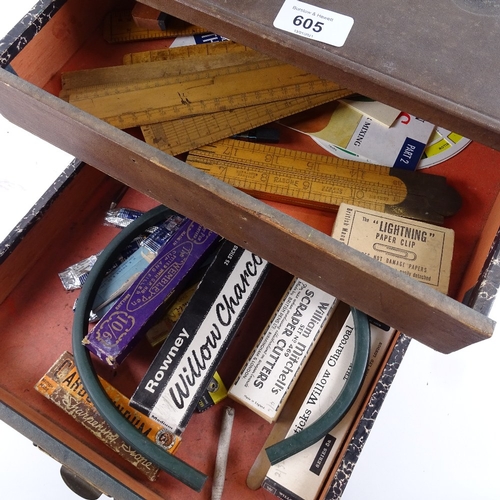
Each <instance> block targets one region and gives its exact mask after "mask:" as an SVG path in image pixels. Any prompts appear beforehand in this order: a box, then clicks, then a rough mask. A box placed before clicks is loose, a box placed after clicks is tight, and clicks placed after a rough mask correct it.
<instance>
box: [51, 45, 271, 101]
mask: <svg viewBox="0 0 500 500" xmlns="http://www.w3.org/2000/svg"><path fill="white" fill-rule="evenodd" d="M270 59H271V58H270V57H268V56H265V55H264V54H261V53H259V52H256V51H254V50H251V49H249V48H247V47H244V46H243V45H238V44H235V43H232V42H218V43H207V44H199V45H190V46H183V47H175V48H171V49H161V50H156V51H148V52H138V53H136V54H127V55H125V56H124V58H123V60H124V65H123V66H110V67H104V68H92V69H85V70H76V71H67V72H64V73H62V75H61V84H62V92H61V93H60V95H59V97H61V98H65V99H69V97H70V96H72V97H73V100H76V99H78V98H81V97H85V96H87V97H89V96H92V95H94V94H95V95H106V93H109V92H115V93H116V92H126V91H127V90H129V91H130V90H134V89H141V88H147V87H148V86H158V85H159V84H161V83H162V80H161V79H162V78H163V79H167V78H173V81H174V82H181V81H188V80H190V79H196V78H199V77H200V76H199V75H200V72H201V71H204V70H207V69H212V70H214V69H217V68H224V67H226V66H236V65H239V64H243V63H250V62H257V61H266V60H270ZM132 63H133V65H132ZM193 74H194V76H193ZM188 75H190V76H188ZM164 81H166V80H163V82H164ZM132 85H134V86H133V87H132Z"/></svg>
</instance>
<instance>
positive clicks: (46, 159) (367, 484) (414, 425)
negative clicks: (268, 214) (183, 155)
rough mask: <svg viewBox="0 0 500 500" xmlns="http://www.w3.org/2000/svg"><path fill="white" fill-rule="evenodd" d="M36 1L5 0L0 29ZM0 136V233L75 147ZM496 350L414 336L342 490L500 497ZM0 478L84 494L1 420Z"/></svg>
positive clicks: (494, 343) (64, 494)
mask: <svg viewBox="0 0 500 500" xmlns="http://www.w3.org/2000/svg"><path fill="white" fill-rule="evenodd" d="M33 3H34V0H16V1H9V2H4V5H2V16H0V37H2V36H3V35H4V34H5V33H6V32H7V31H8V30H9V29H10V27H12V26H13V25H14V24H15V23H16V22H17V21H18V20H19V19H20V18H21V17H22V16H23V15H24V13H26V12H27V11H28V10H29V9H30V7H31V6H32V4H33ZM0 141H1V143H0V146H1V150H2V160H1V162H0V210H1V211H2V215H1V217H0V240H1V239H3V238H4V237H5V234H7V233H8V232H9V231H10V229H11V228H12V227H13V226H14V225H15V224H16V223H17V221H18V220H19V219H20V218H21V217H22V216H23V215H24V214H25V213H26V212H27V211H28V210H29V208H30V207H31V206H32V204H33V203H34V201H35V200H36V199H38V197H39V196H41V194H42V193H43V192H44V191H45V189H46V188H47V187H49V186H50V184H51V183H52V181H53V180H54V179H55V178H56V177H57V175H58V173H59V172H60V171H62V170H63V169H64V168H65V167H66V165H67V164H68V163H69V162H70V160H71V157H70V156H69V155H66V154H64V153H61V152H60V151H58V150H56V149H55V148H53V147H51V146H48V145H46V144H44V143H42V142H41V141H39V140H37V139H35V138H33V137H32V136H30V135H29V134H26V133H24V132H22V131H20V130H19V129H16V128H15V127H14V126H12V125H11V124H9V123H7V122H5V121H4V120H3V119H1V117H0ZM38 174H42V178H40V176H39V175H38ZM8 216H9V218H7V217H8ZM492 317H493V318H494V319H496V320H500V303H497V306H496V307H495V310H494V312H493V314H492ZM499 355H500V333H499V332H497V334H496V336H494V337H493V339H491V340H488V341H485V342H482V343H480V344H478V345H475V346H471V347H468V348H466V349H464V350H462V351H459V352H458V353H455V354H451V355H447V356H445V355H442V354H439V353H436V352H434V351H432V350H430V349H428V348H426V347H424V346H422V345H420V344H419V343H417V342H412V343H411V345H410V348H409V351H408V353H407V355H406V357H405V358H404V361H403V363H402V366H401V368H400V370H399V372H398V375H397V377H396V380H395V382H394V384H393V387H392V388H391V390H390V391H389V395H388V397H387V399H386V402H385V404H384V406H383V408H382V411H381V413H380V415H379V417H378V418H377V420H376V422H375V426H374V429H373V431H372V433H371V435H370V438H369V439H368V442H367V444H366V446H365V448H364V450H363V453H362V455H361V458H360V460H359V462H358V464H357V466H356V468H355V469H354V473H353V476H352V478H351V480H350V482H349V483H348V486H347V489H346V491H345V494H344V496H343V500H364V499H373V500H413V499H415V500H417V499H418V500H421V499H426V500H443V499H454V500H462V499H463V500H470V499H474V500H498V499H500V481H499V480H498V477H499V469H500V459H499V450H500V425H499V423H498V419H499V416H498V409H499V408H498V390H499V382H500V375H499V370H498V368H497V366H498V359H499ZM0 369H1V367H0ZM0 478H1V481H0V499H9V500H10V499H16V500H40V499H41V500H45V499H47V500H49V499H50V500H68V499H72V498H78V497H76V496H75V495H74V494H72V493H71V492H70V491H69V490H68V489H67V488H66V486H65V485H64V484H63V482H62V480H61V479H60V477H59V465H58V464H56V463H55V462H54V461H53V460H52V459H50V458H49V457H47V456H45V455H44V454H43V453H42V452H41V451H40V450H38V449H36V448H35V447H34V446H33V445H32V444H31V443H30V442H29V441H28V440H27V439H26V438H24V437H23V436H21V435H19V434H18V433H17V432H15V431H13V430H12V429H11V428H10V427H8V426H7V425H5V424H4V423H2V422H0ZM196 497H197V495H196V494H193V498H196ZM228 500H234V499H228Z"/></svg>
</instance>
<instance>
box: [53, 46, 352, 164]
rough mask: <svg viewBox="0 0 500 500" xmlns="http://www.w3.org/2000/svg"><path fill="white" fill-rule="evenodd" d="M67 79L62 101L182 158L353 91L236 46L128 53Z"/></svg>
mask: <svg viewBox="0 0 500 500" xmlns="http://www.w3.org/2000/svg"><path fill="white" fill-rule="evenodd" d="M123 61H124V64H123V66H114V67H108V68H96V69H91V70H82V71H72V72H67V73H63V75H62V91H61V94H60V97H61V98H63V99H66V100H68V101H69V102H71V103H72V104H74V105H75V106H77V107H79V108H81V109H84V110H85V111H88V112H90V113H92V114H94V115H96V116H98V117H100V118H102V119H104V120H106V121H108V122H109V123H111V124H113V125H115V126H117V127H119V128H129V127H133V126H137V125H139V126H141V129H142V132H143V135H144V137H145V140H146V142H148V143H149V144H151V145H153V146H155V147H157V148H159V149H161V150H162V151H164V152H166V153H169V154H172V155H177V154H180V153H183V152H186V151H189V150H190V149H193V148H196V147H199V146H202V145H204V144H208V143H211V142H214V141H217V140H220V139H223V138H226V137H230V136H232V135H234V134H238V133H241V132H245V131H247V130H249V129H253V128H256V127H259V126H261V125H265V124H267V123H270V122H273V121H276V120H279V119H281V118H284V117H286V116H290V115H291V114H294V113H299V112H301V111H304V110H306V109H310V108H312V107H315V106H319V105H320V104H324V103H326V102H329V101H332V100H334V99H340V98H342V97H346V96H348V95H349V94H351V91H350V90H348V89H345V88H341V87H340V86H339V85H337V84H335V83H331V82H327V81H325V80H322V79H320V78H318V77H316V76H314V75H310V74H308V73H306V72H304V71H302V70H300V69H298V68H295V67H293V66H290V65H287V64H284V63H282V62H281V61H278V60H276V59H272V58H271V57H269V56H266V55H264V54H261V53H259V52H257V51H254V50H252V49H250V48H248V47H245V46H243V45H240V44H236V43H234V42H230V41H225V42H217V43H210V44H200V45H190V46H183V47H176V48H167V49H157V50H152V51H146V52H139V53H135V54H127V55H125V56H124V59H123Z"/></svg>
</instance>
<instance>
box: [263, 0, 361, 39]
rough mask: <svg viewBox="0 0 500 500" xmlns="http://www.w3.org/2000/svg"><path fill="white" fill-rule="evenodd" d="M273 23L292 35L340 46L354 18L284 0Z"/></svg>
mask: <svg viewBox="0 0 500 500" xmlns="http://www.w3.org/2000/svg"><path fill="white" fill-rule="evenodd" d="M273 24H274V27H275V28H278V29H280V30H283V31H287V32H289V33H293V34H294V35H298V36H302V37H304V38H309V39H310V40H317V41H319V42H324V43H327V44H329V45H333V46H335V47H342V46H343V45H344V43H345V41H346V40H347V37H348V35H349V32H350V31H351V28H352V26H353V24H354V19H353V18H352V17H349V16H346V15H344V14H338V13H337V12H332V11H331V10H327V9H322V8H321V7H316V6H314V5H311V4H308V3H305V2H301V1H299V0H285V3H284V4H283V6H282V7H281V9H280V11H279V13H278V15H277V16H276V19H275V20H274V23H273Z"/></svg>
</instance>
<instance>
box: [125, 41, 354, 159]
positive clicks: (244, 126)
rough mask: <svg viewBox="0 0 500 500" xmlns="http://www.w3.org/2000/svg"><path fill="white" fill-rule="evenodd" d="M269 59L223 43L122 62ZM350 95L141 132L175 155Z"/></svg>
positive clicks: (218, 115)
mask: <svg viewBox="0 0 500 500" xmlns="http://www.w3.org/2000/svg"><path fill="white" fill-rule="evenodd" d="M207 56H211V58H207ZM214 56H215V57H214ZM268 59H269V57H268V56H265V55H264V54H261V53H259V52H256V51H254V50H252V49H250V48H248V47H245V46H244V45H240V44H237V43H234V42H230V41H226V42H219V43H212V44H208V45H191V46H187V47H180V48H175V49H159V50H153V51H147V52H138V53H134V54H127V55H126V56H124V59H123V62H124V64H141V63H152V62H154V63H159V62H160V61H170V62H173V61H177V62H179V61H190V62H189V66H190V67H194V66H192V65H194V64H195V62H196V61H199V63H198V67H199V64H210V65H211V67H213V64H214V63H212V62H210V61H214V62H216V64H219V65H221V66H222V65H224V64H236V63H237V62H241V61H242V60H245V61H247V62H251V61H264V60H268ZM350 94H352V91H350V90H348V89H344V88H340V89H338V90H335V91H332V92H325V93H321V94H313V95H307V96H304V97H297V98H293V99H286V100H280V101H273V102H270V103H266V104H262V105H255V106H246V107H243V108H237V109H231V110H229V111H221V112H216V113H211V114H203V115H197V116H194V117H186V118H180V119H177V120H170V121H165V122H160V123H154V124H151V125H144V126H142V127H141V129H142V133H143V135H144V138H145V140H146V142H147V143H148V144H150V145H152V146H155V147H157V148H158V149H161V150H162V151H164V152H166V153H168V154H171V155H177V154H180V153H184V152H186V151H189V150H190V149H193V148H197V147H200V146H203V145H205V144H209V143H211V142H215V141H218V140H221V139H224V138H226V137H229V136H231V135H234V134H238V133H241V132H245V131H246V130H249V129H252V128H256V127H259V126H261V125H265V124H267V123H270V122H273V121H276V120H279V119H281V118H284V117H286V116H290V115H292V114H294V113H299V112H301V111H305V110H306V109H310V108H313V107H315V106H319V105H320V104H324V103H326V102H330V101H332V100H335V99H341V98H343V97H346V96H348V95H350Z"/></svg>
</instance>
